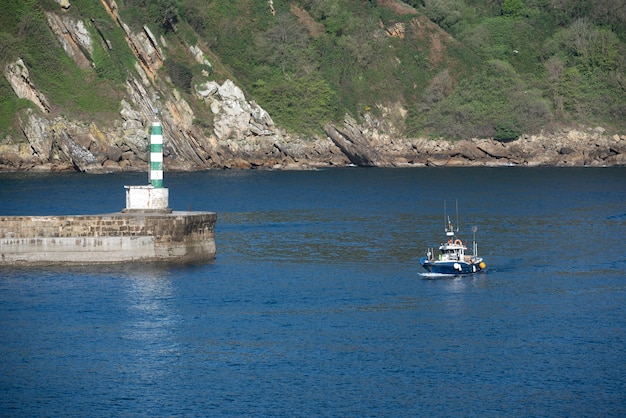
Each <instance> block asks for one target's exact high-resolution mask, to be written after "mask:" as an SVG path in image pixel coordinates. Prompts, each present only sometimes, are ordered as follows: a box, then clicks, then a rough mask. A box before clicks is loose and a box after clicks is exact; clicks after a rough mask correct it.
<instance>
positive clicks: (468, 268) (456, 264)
mask: <svg viewBox="0 0 626 418" xmlns="http://www.w3.org/2000/svg"><path fill="white" fill-rule="evenodd" d="M420 264H421V265H422V267H424V268H425V269H426V271H428V272H430V273H437V274H452V275H459V274H474V273H478V272H480V271H482V268H481V267H480V263H479V264H472V263H466V262H464V261H430V260H428V258H426V257H423V258H421V259H420Z"/></svg>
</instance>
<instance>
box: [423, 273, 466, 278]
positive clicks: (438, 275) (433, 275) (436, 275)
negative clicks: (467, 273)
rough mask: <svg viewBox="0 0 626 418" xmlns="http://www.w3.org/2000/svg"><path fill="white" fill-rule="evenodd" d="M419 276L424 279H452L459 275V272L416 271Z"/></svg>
mask: <svg viewBox="0 0 626 418" xmlns="http://www.w3.org/2000/svg"><path fill="white" fill-rule="evenodd" d="M418 274H419V275H420V276H422V277H424V278H425V279H454V278H456V277H461V276H462V275H461V274H458V275H457V274H444V273H433V272H424V273H418Z"/></svg>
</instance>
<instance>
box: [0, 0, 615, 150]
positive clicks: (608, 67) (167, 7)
mask: <svg viewBox="0 0 626 418" xmlns="http://www.w3.org/2000/svg"><path fill="white" fill-rule="evenodd" d="M117 5H118V6H119V13H120V16H121V18H122V20H124V22H126V23H127V24H128V25H129V26H130V27H131V28H132V29H133V30H135V31H139V30H141V28H142V27H143V26H144V25H145V26H148V27H150V29H151V30H152V31H153V32H154V33H155V35H156V36H157V37H160V36H163V37H164V39H166V41H167V43H168V48H166V57H167V59H166V61H165V66H164V68H163V69H162V70H161V71H163V72H165V73H167V75H168V76H169V79H170V80H171V81H172V83H173V85H174V86H175V87H176V88H177V89H178V90H179V91H180V92H181V93H182V94H184V95H186V97H187V98H188V100H189V101H190V102H191V103H192V106H194V107H196V108H197V109H196V113H197V114H198V115H200V114H202V115H206V114H210V112H208V111H207V110H206V109H200V108H199V107H201V106H203V105H202V104H201V103H198V102H195V101H194V98H193V94H192V92H193V86H194V84H195V83H197V82H199V81H201V80H203V79H205V78H203V76H201V71H202V70H205V69H206V68H203V66H201V65H198V64H197V63H196V62H195V61H194V60H193V59H192V58H191V57H190V56H189V54H188V48H187V46H188V45H196V44H198V43H200V44H201V45H203V46H205V47H206V48H208V49H207V53H209V54H210V57H209V59H210V61H211V63H212V64H213V68H212V70H211V74H210V77H211V78H214V79H217V80H219V81H224V79H226V78H231V79H234V81H235V82H236V84H238V85H239V86H240V87H241V88H242V89H243V90H244V91H245V92H246V95H247V96H248V98H249V99H253V100H256V101H257V102H258V103H259V104H260V105H261V106H262V107H263V108H264V109H266V110H267V111H268V112H269V113H270V114H271V115H272V118H273V119H274V120H275V122H276V123H277V124H279V125H280V126H283V127H285V128H287V129H288V130H290V131H292V132H299V133H303V134H314V133H320V132H321V128H322V126H323V125H324V124H325V123H328V122H331V121H339V120H341V119H342V118H343V115H344V114H346V113H349V114H351V115H352V116H354V117H356V118H360V117H362V115H363V112H364V111H366V110H370V111H372V112H374V111H376V110H377V109H378V106H380V105H382V106H390V107H391V106H395V105H396V104H401V105H402V106H403V107H404V108H405V109H406V111H407V116H406V120H405V129H406V135H427V136H433V137H438V136H443V137H446V138H449V139H456V138H464V137H494V138H496V139H498V140H502V141H507V140H511V139H513V138H516V137H517V136H519V135H520V134H521V133H533V132H536V131H538V130H540V129H543V128H546V127H548V126H550V125H552V124H556V123H582V124H602V125H603V126H605V127H607V128H609V129H624V128H626V59H625V58H624V57H626V46H625V41H626V8H624V7H623V5H622V0H597V1H593V2H590V1H584V0H499V1H489V2H485V1H483V0H406V1H405V2H401V1H396V2H391V1H386V2H382V1H376V0H292V1H290V2H283V1H274V8H275V10H274V13H272V11H271V10H270V7H269V5H268V2H267V1H257V0H238V1H232V0H211V1H206V0H118V1H117ZM0 7H2V10H3V13H2V15H0V27H1V28H2V29H1V30H0V61H1V64H2V66H3V67H4V66H5V65H6V63H7V62H13V61H14V60H15V59H17V58H22V59H23V60H24V61H25V62H26V64H27V66H28V68H29V69H30V70H31V77H32V79H33V81H34V83H35V84H36V85H37V87H38V88H39V89H40V90H41V91H42V92H43V93H44V94H45V95H46V96H47V97H48V98H49V100H50V101H51V103H52V104H53V106H54V107H55V109H62V111H63V112H64V113H67V114H78V115H80V114H89V115H101V116H103V117H105V116H106V115H107V114H111V113H112V112H115V111H116V110H117V106H118V103H119V96H120V95H121V94H122V92H123V85H124V82H125V79H126V77H127V75H128V74H129V72H132V71H134V69H133V65H134V62H135V60H134V56H133V54H132V52H131V51H130V50H129V48H128V46H127V45H126V42H125V40H124V34H123V33H122V31H121V29H120V28H119V27H117V25H116V24H115V23H114V22H113V21H112V19H111V18H110V16H109V15H108V14H107V13H106V11H105V10H104V8H103V7H102V4H101V2H94V1H91V0H73V1H72V6H71V8H70V9H69V11H68V12H66V13H69V14H70V15H73V16H74V17H77V18H80V19H82V20H83V21H85V22H89V24H88V25H87V26H88V30H89V31H90V32H91V33H92V38H93V39H95V40H97V41H96V42H94V50H93V52H92V56H91V57H90V59H91V60H92V61H93V62H94V63H95V68H94V69H88V70H80V69H78V68H77V67H76V65H75V64H74V63H73V61H72V60H71V59H70V58H68V57H67V56H66V55H65V54H64V53H63V52H62V50H61V49H60V48H59V43H58V41H57V40H56V38H55V37H54V35H53V34H52V33H51V32H50V30H49V28H48V25H47V23H46V18H45V15H44V12H45V11H47V10H55V11H56V12H59V6H58V4H56V3H55V2H54V1H53V0H39V1H37V0H22V1H19V2H11V1H8V0H0ZM99 33H102V34H103V35H104V36H105V37H106V39H107V40H108V41H109V42H110V43H111V45H112V47H111V48H107V47H105V46H104V43H103V42H101V36H100V35H99ZM7 89H8V90H7ZM7 91H8V92H9V93H10V87H9V86H8V84H6V83H4V82H0V93H2V94H1V95H0V111H1V112H2V116H1V117H0V133H2V132H5V133H6V132H8V131H9V130H10V129H11V126H12V124H13V123H14V120H13V118H12V117H11V116H10V115H14V114H15V113H16V112H17V111H18V110H19V109H21V108H23V107H25V106H27V104H25V103H24V101H20V100H17V98H15V96H14V95H12V94H5V93H7ZM197 123H198V124H200V125H206V123H207V122H206V121H205V122H201V121H198V122H197ZM203 128H206V126H203Z"/></svg>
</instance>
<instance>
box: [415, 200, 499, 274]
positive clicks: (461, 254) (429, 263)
mask: <svg viewBox="0 0 626 418" xmlns="http://www.w3.org/2000/svg"><path fill="white" fill-rule="evenodd" d="M445 212H446V210H445V202H444V220H445V233H446V242H444V243H442V244H441V245H439V254H437V255H435V251H434V248H428V250H427V252H426V257H422V258H420V264H421V265H422V267H424V268H425V269H426V270H427V271H428V272H429V273H435V274H446V275H448V274H451V275H463V274H474V273H478V272H480V271H483V270H484V269H485V268H487V265H486V264H485V262H484V261H483V259H482V257H479V256H478V244H477V243H476V231H478V228H477V227H476V226H474V227H473V228H472V232H473V233H474V239H473V243H472V254H467V253H466V252H467V250H468V248H467V245H466V243H464V242H463V241H461V240H460V239H459V238H458V237H457V233H458V232H459V229H458V224H459V222H458V203H457V229H456V230H455V229H454V225H453V224H452V222H451V221H450V217H449V216H447V214H446V213H445Z"/></svg>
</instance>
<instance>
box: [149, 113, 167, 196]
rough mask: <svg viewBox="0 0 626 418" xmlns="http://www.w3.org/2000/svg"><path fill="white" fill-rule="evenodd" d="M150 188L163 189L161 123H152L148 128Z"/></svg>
mask: <svg viewBox="0 0 626 418" xmlns="http://www.w3.org/2000/svg"><path fill="white" fill-rule="evenodd" d="M148 180H149V181H150V184H151V185H152V187H154V188H157V189H160V188H162V187H163V127H162V126H161V122H152V126H151V127H150V173H149V177H148Z"/></svg>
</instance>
